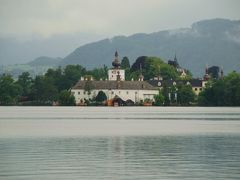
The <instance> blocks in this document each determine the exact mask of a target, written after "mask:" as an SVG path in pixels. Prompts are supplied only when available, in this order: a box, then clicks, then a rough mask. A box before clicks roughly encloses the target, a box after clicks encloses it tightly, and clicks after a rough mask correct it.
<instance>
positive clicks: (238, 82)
mask: <svg viewBox="0 0 240 180" xmlns="http://www.w3.org/2000/svg"><path fill="white" fill-rule="evenodd" d="M224 82H225V88H224V89H225V90H224V93H225V98H224V100H225V103H226V105H227V106H239V105H240V73H237V72H232V73H230V74H228V76H226V77H225V78H224Z"/></svg>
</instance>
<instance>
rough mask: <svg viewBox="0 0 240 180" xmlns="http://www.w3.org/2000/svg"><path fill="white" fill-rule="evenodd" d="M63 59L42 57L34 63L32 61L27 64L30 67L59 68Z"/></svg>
mask: <svg viewBox="0 0 240 180" xmlns="http://www.w3.org/2000/svg"><path fill="white" fill-rule="evenodd" d="M61 60H62V58H59V57H58V58H52V57H47V56H41V57H38V58H36V59H34V60H33V61H30V62H29V63H27V64H28V65H30V66H57V65H58V64H59V63H60V61H61Z"/></svg>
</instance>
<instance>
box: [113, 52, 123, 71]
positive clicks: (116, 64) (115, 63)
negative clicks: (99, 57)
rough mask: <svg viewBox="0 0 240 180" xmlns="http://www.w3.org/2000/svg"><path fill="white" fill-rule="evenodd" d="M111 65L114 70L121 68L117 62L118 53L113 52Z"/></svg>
mask: <svg viewBox="0 0 240 180" xmlns="http://www.w3.org/2000/svg"><path fill="white" fill-rule="evenodd" d="M112 65H113V67H114V68H120V66H121V63H120V61H119V60H118V52H117V51H116V52H115V59H114V61H113V62H112Z"/></svg>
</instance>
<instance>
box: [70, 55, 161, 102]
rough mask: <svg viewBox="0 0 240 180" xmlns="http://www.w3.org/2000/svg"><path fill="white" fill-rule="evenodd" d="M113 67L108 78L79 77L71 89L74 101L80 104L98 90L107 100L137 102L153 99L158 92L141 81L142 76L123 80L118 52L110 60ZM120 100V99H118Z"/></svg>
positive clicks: (123, 74) (123, 75) (94, 94)
mask: <svg viewBox="0 0 240 180" xmlns="http://www.w3.org/2000/svg"><path fill="white" fill-rule="evenodd" d="M112 65H113V68H112V69H109V71H108V80H106V81H95V80H92V79H90V80H89V79H88V80H86V79H83V78H82V79H81V80H80V81H78V83H77V84H76V85H75V86H74V87H73V88H72V89H71V92H72V93H73V94H74V96H75V99H76V103H77V104H82V103H84V102H85V101H86V100H89V99H93V98H94V97H96V96H97V94H98V92H99V91H103V92H104V93H105V94H106V96H107V99H108V101H112V102H120V103H119V105H120V104H123V102H126V104H127V103H129V102H134V103H139V102H142V101H145V100H148V101H152V102H153V101H154V95H156V94H158V88H156V87H154V86H152V85H151V84H149V83H148V82H146V81H143V76H142V75H141V76H140V77H139V81H125V70H124V69H120V62H119V60H118V53H117V52H116V53H115V59H114V61H113V62H112ZM119 98H120V99H121V100H120V99H119Z"/></svg>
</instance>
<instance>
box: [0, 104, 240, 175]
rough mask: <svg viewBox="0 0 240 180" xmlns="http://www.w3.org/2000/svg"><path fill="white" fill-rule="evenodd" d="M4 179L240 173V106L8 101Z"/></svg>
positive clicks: (0, 125) (0, 115) (0, 133)
mask: <svg viewBox="0 0 240 180" xmlns="http://www.w3.org/2000/svg"><path fill="white" fill-rule="evenodd" d="M0 179H1V180H2V179H3V180H5V179H6V180H15V179H17V180H18V179H23V180H30V179H31V180H32V179H44V180H52V179H64V180H65V179H70V180H71V179H83V180H88V179H89V180H95V179H107V180H108V179H109V180H110V179H111V180H115V179H116V180H118V179H119V180H123V179H124V180H125V179H129V180H133V179H137V180H139V179H140V180H148V179H149V180H152V179H166V180H170V179H173V180H175V179H176V180H177V179H189V180H190V179H191V180H192V179H196V180H200V179H204V180H208V179H210V180H212V179H213V180H214V179H224V180H225V179H240V108H155V107H149V108H144V107H131V108H104V107H100V108H95V107H84V108H83V107H74V108H73V107H69V108H67V107H0Z"/></svg>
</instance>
